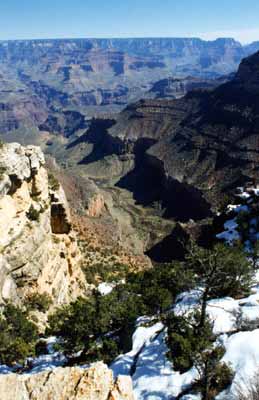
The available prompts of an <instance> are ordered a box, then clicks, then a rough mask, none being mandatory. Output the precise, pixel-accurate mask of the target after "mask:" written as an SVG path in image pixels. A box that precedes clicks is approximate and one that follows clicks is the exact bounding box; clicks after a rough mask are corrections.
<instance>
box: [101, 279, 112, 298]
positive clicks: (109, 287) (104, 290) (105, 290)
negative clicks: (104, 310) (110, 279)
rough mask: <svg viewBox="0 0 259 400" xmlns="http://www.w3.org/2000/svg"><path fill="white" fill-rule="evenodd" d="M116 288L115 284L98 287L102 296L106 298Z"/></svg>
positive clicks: (103, 284) (105, 283)
mask: <svg viewBox="0 0 259 400" xmlns="http://www.w3.org/2000/svg"><path fill="white" fill-rule="evenodd" d="M114 286H115V285H114V284H113V283H107V282H102V283H100V284H99V285H98V291H99V293H100V294H101V295H102V296H106V295H107V294H109V293H111V292H112V290H113V289H114Z"/></svg>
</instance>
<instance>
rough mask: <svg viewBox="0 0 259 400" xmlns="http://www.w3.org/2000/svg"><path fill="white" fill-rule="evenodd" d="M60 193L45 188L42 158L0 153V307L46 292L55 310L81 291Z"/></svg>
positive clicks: (8, 149) (26, 152)
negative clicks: (8, 302) (36, 293)
mask: <svg viewBox="0 0 259 400" xmlns="http://www.w3.org/2000/svg"><path fill="white" fill-rule="evenodd" d="M84 282H85V280H84V276H83V273H82V271H81V268H80V251H79V249H78V248H77V244H76V237H75V233H74V232H73V230H72V228H71V222H70V216H69V209H68V206H67V202H66V198H65V194H64V191H63V189H62V188H61V187H59V188H58V189H57V190H56V191H55V190H51V189H50V188H49V182H48V174H47V171H46V169H45V168H44V155H43V153H42V152H41V150H40V148H38V147H36V146H27V147H23V146H21V145H20V144H18V143H11V144H5V145H3V146H2V147H1V148H0V301H1V302H2V301H8V300H11V301H14V302H17V303H19V302H20V300H21V299H22V298H23V297H24V296H25V295H26V294H27V293H28V292H35V291H36V292H39V293H43V292H46V293H48V294H49V295H50V296H52V298H53V300H54V303H55V305H58V304H63V303H66V302H68V301H69V300H71V299H73V298H75V297H77V296H78V295H80V294H83V292H84V291H85V289H86V286H85V283H84Z"/></svg>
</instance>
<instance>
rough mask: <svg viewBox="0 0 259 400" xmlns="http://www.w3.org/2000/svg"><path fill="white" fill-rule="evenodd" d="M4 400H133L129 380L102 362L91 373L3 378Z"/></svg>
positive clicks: (59, 372)
mask: <svg viewBox="0 0 259 400" xmlns="http://www.w3.org/2000/svg"><path fill="white" fill-rule="evenodd" d="M0 393H1V399H3V400H14V399H15V400H134V397H133V391H132V383H131V379H130V377H126V376H123V377H118V378H117V380H116V381H115V382H114V380H113V374H112V371H111V370H109V369H108V367H107V366H106V365H105V364H103V363H102V362H98V363H95V364H93V365H92V366H91V367H90V368H88V369H83V368H79V367H72V368H56V369H54V370H51V371H44V372H41V373H39V374H35V375H29V374H23V375H17V374H8V375H0Z"/></svg>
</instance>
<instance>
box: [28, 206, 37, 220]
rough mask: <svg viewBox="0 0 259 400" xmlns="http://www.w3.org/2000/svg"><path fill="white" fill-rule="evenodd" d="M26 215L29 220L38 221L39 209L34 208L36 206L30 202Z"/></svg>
mask: <svg viewBox="0 0 259 400" xmlns="http://www.w3.org/2000/svg"><path fill="white" fill-rule="evenodd" d="M26 215H27V218H29V219H30V220H31V221H39V219H40V211H38V210H36V208H35V207H34V206H33V205H32V204H31V206H30V208H29V210H28V211H27V213H26Z"/></svg>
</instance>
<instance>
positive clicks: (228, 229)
mask: <svg viewBox="0 0 259 400" xmlns="http://www.w3.org/2000/svg"><path fill="white" fill-rule="evenodd" d="M235 211H236V210H235ZM224 228H225V231H223V232H221V233H218V234H217V235H216V237H217V238H218V239H222V240H225V241H226V242H227V243H229V244H232V243H233V242H235V241H236V240H239V239H240V235H239V233H238V231H237V228H238V224H237V222H236V218H234V219H229V220H228V221H226V222H225V224H224Z"/></svg>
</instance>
